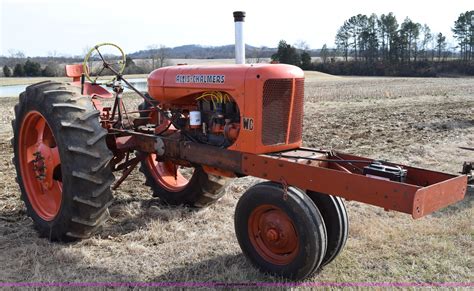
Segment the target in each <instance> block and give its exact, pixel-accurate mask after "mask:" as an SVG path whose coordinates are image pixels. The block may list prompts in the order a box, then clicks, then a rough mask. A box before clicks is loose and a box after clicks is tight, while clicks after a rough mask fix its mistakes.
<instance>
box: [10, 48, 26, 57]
mask: <svg viewBox="0 0 474 291" xmlns="http://www.w3.org/2000/svg"><path fill="white" fill-rule="evenodd" d="M8 54H9V55H10V58H16V59H24V58H25V53H24V52H22V51H20V50H15V49H9V50H8Z"/></svg>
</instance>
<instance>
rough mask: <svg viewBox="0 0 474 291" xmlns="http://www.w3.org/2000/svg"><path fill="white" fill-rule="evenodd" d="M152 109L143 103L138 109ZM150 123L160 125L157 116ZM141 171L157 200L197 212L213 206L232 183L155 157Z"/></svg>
mask: <svg viewBox="0 0 474 291" xmlns="http://www.w3.org/2000/svg"><path fill="white" fill-rule="evenodd" d="M149 106H150V105H149V104H148V103H146V102H144V103H142V104H141V105H140V106H139V107H138V108H139V110H147V109H149ZM145 114H149V113H142V117H143V116H146V115H145ZM150 119H151V120H150V123H155V124H156V123H158V117H157V116H152V117H150ZM158 127H160V125H158ZM161 127H165V128H166V126H161ZM161 127H160V128H161ZM160 131H161V130H160ZM140 171H141V172H142V173H143V174H144V175H145V185H147V186H149V187H150V188H151V189H152V191H153V196H154V197H158V198H160V199H161V200H162V201H163V202H165V203H167V204H170V205H188V206H192V207H197V208H203V207H207V206H209V205H211V204H214V203H215V202H217V201H218V200H219V199H220V198H221V197H222V196H224V194H225V186H226V183H227V182H228V180H229V179H228V178H224V177H220V176H215V175H211V174H207V173H206V172H205V171H204V170H203V168H202V167H200V166H196V167H183V166H180V165H178V164H176V163H174V162H172V161H157V160H156V155H155V154H150V155H148V156H147V157H146V158H145V160H144V161H143V162H142V163H141V166H140Z"/></svg>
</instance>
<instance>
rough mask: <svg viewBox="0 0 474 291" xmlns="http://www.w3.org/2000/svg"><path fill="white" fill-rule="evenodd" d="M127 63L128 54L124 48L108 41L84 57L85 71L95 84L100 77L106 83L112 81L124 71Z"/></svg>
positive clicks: (93, 48) (95, 47)
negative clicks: (126, 54)
mask: <svg viewBox="0 0 474 291" xmlns="http://www.w3.org/2000/svg"><path fill="white" fill-rule="evenodd" d="M125 65H126V56H125V53H124V52H123V50H122V49H121V48H120V47H119V46H118V45H116V44H113V43H107V42H106V43H101V44H98V45H95V46H94V47H92V48H91V49H90V50H89V52H88V53H87V55H86V57H85V58H84V63H83V72H84V75H85V76H86V78H87V80H89V81H90V82H91V83H93V84H95V83H97V81H98V80H99V79H100V78H102V79H101V81H103V82H104V83H110V82H113V81H114V80H115V79H116V78H117V75H121V74H122V73H123V71H124V70H125ZM111 75H112V78H110V76H111Z"/></svg>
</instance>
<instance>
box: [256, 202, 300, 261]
mask: <svg viewBox="0 0 474 291" xmlns="http://www.w3.org/2000/svg"><path fill="white" fill-rule="evenodd" d="M249 234H250V239H251V242H252V244H253V245H254V247H255V249H256V250H257V252H258V253H259V254H260V255H261V256H262V257H264V258H265V259H266V260H268V261H270V262H272V263H274V264H280V265H285V264H288V263H290V262H291V261H292V260H293V259H294V258H295V256H296V255H297V253H298V234H297V232H296V230H295V226H294V224H293V221H292V220H291V219H290V218H289V217H288V215H287V214H286V213H285V212H284V211H283V210H282V209H280V208H278V207H275V206H273V205H269V204H266V205H261V206H259V207H257V208H256V209H254V211H253V212H252V213H251V215H250V217H249Z"/></svg>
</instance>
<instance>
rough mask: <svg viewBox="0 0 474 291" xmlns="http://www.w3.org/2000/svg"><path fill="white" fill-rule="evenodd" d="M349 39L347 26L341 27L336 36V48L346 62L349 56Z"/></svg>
mask: <svg viewBox="0 0 474 291" xmlns="http://www.w3.org/2000/svg"><path fill="white" fill-rule="evenodd" d="M349 38H350V35H349V31H348V29H347V26H345V25H343V26H341V27H340V28H339V30H338V31H337V35H336V47H337V49H338V50H339V51H340V52H342V55H343V56H344V60H345V61H346V62H347V58H348V56H349Z"/></svg>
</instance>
